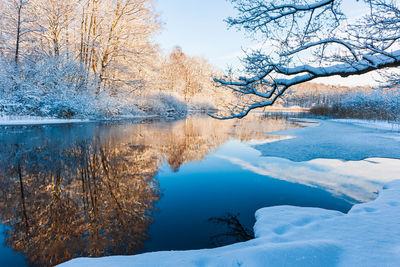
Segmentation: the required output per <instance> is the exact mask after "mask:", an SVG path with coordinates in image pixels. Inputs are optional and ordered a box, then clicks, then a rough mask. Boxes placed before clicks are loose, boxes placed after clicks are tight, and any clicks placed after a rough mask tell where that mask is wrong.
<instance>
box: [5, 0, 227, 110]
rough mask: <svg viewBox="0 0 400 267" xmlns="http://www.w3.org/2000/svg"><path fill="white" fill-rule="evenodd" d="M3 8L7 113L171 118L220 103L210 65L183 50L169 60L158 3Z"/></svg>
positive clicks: (27, 1)
mask: <svg viewBox="0 0 400 267" xmlns="http://www.w3.org/2000/svg"><path fill="white" fill-rule="evenodd" d="M0 8H1V10H2V11H3V16H1V18H0V65H1V68H0V69H1V70H0V95H1V100H0V113H3V114H6V115H7V114H17V115H39V116H58V117H73V116H77V115H78V116H79V115H81V116H101V117H104V116H115V115H136V114H142V113H149V112H150V113H152V112H153V113H158V114H166V113H168V112H169V111H171V112H173V113H185V112H186V110H187V104H188V103H189V105H191V104H192V106H193V107H194V106H197V107H198V106H199V105H198V104H199V102H205V103H206V104H205V105H203V106H204V107H205V108H211V107H214V106H215V104H216V102H217V101H214V98H213V99H211V100H210V98H209V96H210V95H213V94H211V93H213V90H214V91H215V88H214V85H213V81H212V76H213V74H214V73H215V69H214V68H213V67H212V66H211V65H210V64H209V63H208V62H207V61H206V60H204V59H201V58H197V57H190V56H188V55H186V54H185V53H183V51H182V49H180V48H175V49H174V50H173V51H172V52H171V53H170V54H169V55H165V54H164V53H163V52H162V51H161V50H160V48H159V47H158V45H157V44H156V43H154V41H153V39H152V38H153V37H154V35H155V34H156V33H157V32H159V31H160V30H161V23H160V20H159V17H158V15H157V13H156V11H155V7H154V4H153V1H150V0H116V1H115V0H4V1H1V3H0ZM204 95H206V96H207V97H203V96H204ZM220 98H221V99H222V97H220ZM200 106H201V105H200ZM175 115H176V114H175ZM181 115H182V114H181Z"/></svg>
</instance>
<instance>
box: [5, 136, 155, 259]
mask: <svg viewBox="0 0 400 267" xmlns="http://www.w3.org/2000/svg"><path fill="white" fill-rule="evenodd" d="M4 152H5V151H4ZM139 154H140V153H139ZM2 155H4V157H3V156H2V162H1V166H2V168H1V169H2V170H3V171H2V172H1V175H0V183H1V196H0V197H1V201H0V204H1V206H0V210H1V219H2V221H3V223H6V224H7V225H8V226H9V229H8V231H7V237H8V238H7V245H9V246H11V247H13V248H14V249H15V250H17V251H20V252H23V253H24V254H25V255H26V258H27V260H28V262H29V263H30V264H32V265H33V264H34V265H41V266H43V265H54V264H57V263H60V262H63V261H65V260H66V259H70V258H73V257H77V256H102V255H109V254H134V253H135V252H136V251H137V250H138V249H140V248H141V247H142V244H143V241H144V240H146V239H147V235H146V230H147V228H148V226H149V224H150V223H151V217H150V216H149V215H150V214H151V213H150V212H151V210H152V209H153V202H154V201H157V200H158V198H159V193H158V188H157V183H156V181H155V180H154V179H153V177H154V175H155V172H156V170H157V169H156V164H155V162H154V161H152V160H149V159H145V158H141V157H138V156H137V155H138V153H137V151H136V149H135V148H131V147H129V146H127V147H124V149H121V148H114V147H112V146H110V144H109V143H107V142H104V143H103V142H101V141H100V140H95V141H93V142H91V143H85V142H84V143H77V144H76V145H74V146H72V147H70V148H69V149H66V150H62V151H59V150H58V149H57V147H54V146H51V145H50V144H49V145H48V146H42V147H36V148H34V149H32V150H24V148H23V147H21V146H17V145H14V146H12V147H11V148H10V149H9V150H8V156H7V155H6V154H5V153H2ZM3 166H4V167H3ZM6 166H7V168H6Z"/></svg>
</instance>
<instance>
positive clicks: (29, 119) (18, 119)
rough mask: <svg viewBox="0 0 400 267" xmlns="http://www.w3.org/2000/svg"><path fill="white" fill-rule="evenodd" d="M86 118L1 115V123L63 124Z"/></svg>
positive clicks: (82, 120)
mask: <svg viewBox="0 0 400 267" xmlns="http://www.w3.org/2000/svg"><path fill="white" fill-rule="evenodd" d="M88 121H89V120H86V119H56V118H44V117H35V116H1V117H0V126H1V125H4V126H6V125H40V124H63V123H80V122H88Z"/></svg>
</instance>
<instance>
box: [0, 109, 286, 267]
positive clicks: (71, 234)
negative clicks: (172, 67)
mask: <svg viewBox="0 0 400 267" xmlns="http://www.w3.org/2000/svg"><path fill="white" fill-rule="evenodd" d="M293 126H294V125H293V124H290V123H288V121H287V120H285V119H281V118H265V117H263V116H257V117H253V118H252V117H248V118H246V120H230V121H218V120H212V119H210V118H208V117H191V118H187V119H185V120H181V121H177V122H168V123H163V122H159V123H149V124H128V123H126V124H118V123H116V124H111V125H109V124H96V125H95V126H94V125H84V126H83V127H82V126H80V125H77V126H65V127H64V126H63V127H43V128H32V127H31V128H28V129H24V130H23V131H19V132H18V131H16V132H15V133H13V132H7V131H6V132H1V133H0V136H1V137H2V140H1V141H0V213H1V220H2V222H3V223H4V224H6V225H7V226H8V227H7V229H8V232H7V233H6V235H7V245H8V246H10V247H12V248H14V249H15V250H16V251H18V252H23V253H24V254H25V255H26V258H27V260H28V262H29V263H30V264H31V265H40V266H46V265H55V264H58V263H60V262H64V261H66V260H69V259H71V258H74V257H78V256H103V255H116V254H118V255H130V254H135V253H136V252H137V251H138V250H140V249H141V248H142V245H143V242H144V241H145V240H146V239H147V238H148V236H147V234H146V232H147V230H148V227H149V225H150V224H151V222H152V218H151V213H152V211H154V203H155V202H157V201H158V200H159V198H160V193H159V187H158V183H157V178H156V174H157V172H158V170H159V168H160V166H161V163H162V162H165V163H168V164H169V165H170V167H171V169H172V170H174V171H178V170H179V168H180V166H181V165H182V164H184V163H186V162H191V161H200V160H202V159H203V158H204V157H205V156H206V155H207V154H209V153H211V152H212V151H213V150H214V149H217V148H218V147H219V146H220V145H221V144H223V143H224V142H226V141H227V140H228V139H230V138H236V139H240V140H242V141H248V140H253V139H258V140H261V139H268V138H271V136H266V135H263V133H264V132H271V131H279V130H285V129H287V128H289V127H293ZM28 130H29V131H28ZM27 131H28V132H27ZM272 138H273V137H272ZM171 219H173V220H177V218H171ZM226 219H232V220H231V221H234V219H235V218H234V217H232V216H231V217H230V218H226ZM220 222H223V221H221V220H220ZM225 222H228V220H225ZM231 225H232V224H231Z"/></svg>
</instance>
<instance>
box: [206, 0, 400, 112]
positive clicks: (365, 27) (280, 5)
mask: <svg viewBox="0 0 400 267" xmlns="http://www.w3.org/2000/svg"><path fill="white" fill-rule="evenodd" d="M231 2H232V3H233V5H234V7H235V8H236V9H237V10H238V12H239V14H238V16H237V17H234V18H228V19H227V23H228V24H229V26H231V27H238V28H240V29H244V30H245V31H247V32H249V33H251V34H252V35H253V36H254V37H255V38H260V37H261V38H262V39H263V40H264V41H263V45H264V46H263V47H262V48H260V49H257V50H253V51H250V52H249V53H247V56H246V57H245V58H244V59H243V62H244V65H245V71H246V76H245V77H239V78H237V79H232V78H228V77H225V78H221V79H215V81H216V82H217V83H218V84H219V86H221V87H227V88H229V89H232V90H233V91H235V92H237V93H239V94H241V95H244V96H246V97H245V99H244V100H242V102H241V103H240V104H238V105H234V106H233V107H232V108H231V110H230V111H229V112H228V114H219V115H213V116H214V117H217V118H222V119H228V118H235V117H237V118H242V117H244V116H246V115H247V114H248V113H249V111H251V110H253V109H255V108H259V107H265V106H269V105H272V104H274V103H275V101H276V100H277V99H278V98H279V97H280V96H282V94H284V92H285V91H286V90H287V89H288V88H290V87H291V86H293V85H296V84H301V83H304V82H307V81H311V80H314V79H316V78H320V77H332V76H336V75H338V76H341V77H348V76H351V75H360V74H365V73H368V72H371V71H375V70H382V69H386V68H393V67H398V66H399V65H400V50H399V40H400V8H399V6H398V1H393V0H359V1H357V4H356V5H357V6H356V7H354V8H360V9H362V8H365V10H367V11H366V14H364V16H362V17H361V18H359V19H348V18H346V16H345V15H344V13H343V12H342V11H341V6H342V1H341V0H270V1H267V0H257V1H253V0H231ZM363 6H364V7H363Z"/></svg>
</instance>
